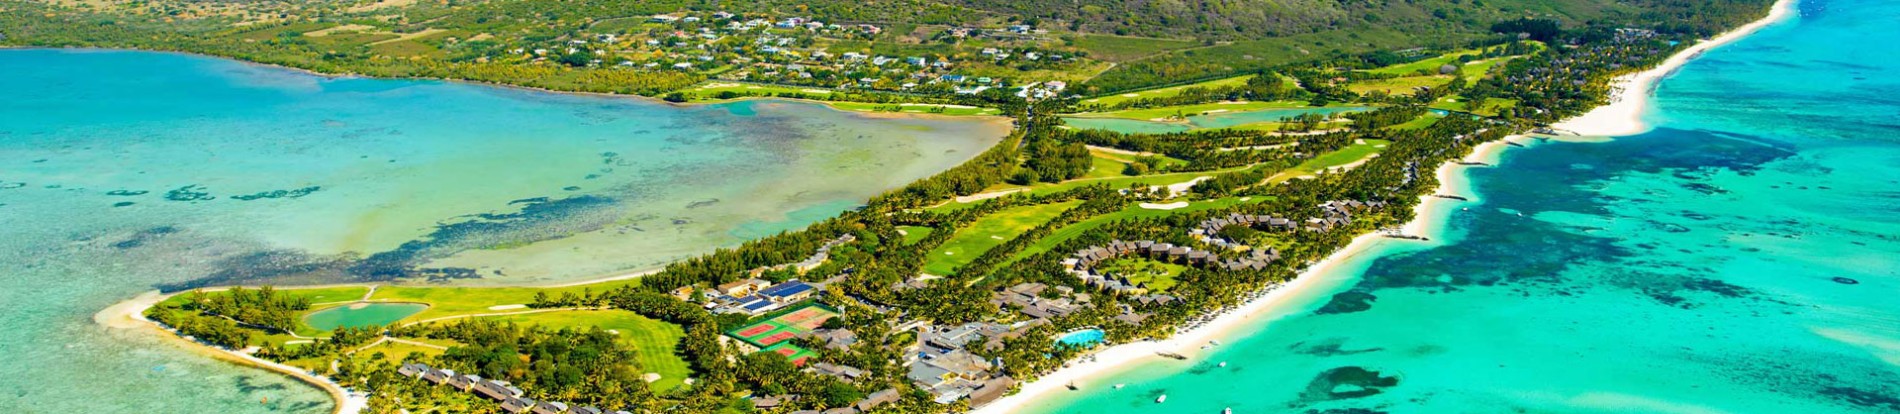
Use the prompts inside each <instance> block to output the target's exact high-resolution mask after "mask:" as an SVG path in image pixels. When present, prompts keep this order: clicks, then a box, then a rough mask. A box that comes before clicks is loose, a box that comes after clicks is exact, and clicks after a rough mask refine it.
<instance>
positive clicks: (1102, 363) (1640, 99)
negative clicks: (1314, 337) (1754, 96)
mask: <svg viewBox="0 0 1900 414" xmlns="http://www.w3.org/2000/svg"><path fill="white" fill-rule="evenodd" d="M1793 11H1794V1H1793V0H1778V1H1777V2H1776V3H1775V5H1774V7H1773V10H1772V11H1770V12H1769V14H1768V16H1767V17H1764V18H1762V19H1761V20H1757V21H1754V22H1751V23H1749V24H1747V25H1744V26H1742V27H1739V28H1736V29H1735V30H1731V31H1729V32H1727V33H1724V34H1722V35H1721V36H1717V37H1715V38H1714V39H1711V40H1708V41H1704V42H1701V43H1698V44H1696V45H1694V46H1691V47H1689V48H1688V49H1685V50H1683V51H1681V52H1678V53H1677V54H1675V55H1673V56H1670V57H1669V59H1667V60H1665V61H1664V62H1663V63H1662V64H1661V65H1659V66H1657V67H1656V68H1655V69H1651V70H1648V71H1644V72H1641V73H1637V74H1634V75H1629V76H1624V77H1619V78H1618V79H1617V80H1616V81H1615V85H1614V86H1613V88H1615V89H1616V90H1618V91H1621V92H1619V93H1617V95H1618V96H1617V97H1615V98H1613V100H1615V103H1612V104H1610V105H1607V106H1603V107H1598V108H1596V109H1594V110H1592V111H1590V112H1589V113H1586V114H1584V115H1582V116H1579V117H1576V118H1572V119H1569V120H1565V121H1564V122H1561V123H1558V124H1557V125H1556V127H1557V128H1559V129H1565V130H1569V131H1572V132H1576V133H1578V134H1582V135H1628V134H1634V133H1640V132H1642V131H1647V130H1648V129H1649V126H1648V125H1646V124H1644V123H1643V121H1642V118H1641V115H1642V113H1643V111H1644V110H1646V106H1647V105H1648V102H1649V92H1650V91H1651V90H1652V89H1653V88H1654V85H1655V84H1656V82H1658V81H1660V80H1661V79H1662V78H1663V77H1664V76H1666V75H1668V74H1669V73H1671V72H1673V71H1675V69H1676V68H1679V67H1681V66H1682V65H1683V64H1684V63H1687V62H1688V61H1689V60H1691V59H1694V58H1695V57H1696V56H1698V55H1700V54H1701V53H1702V52H1703V51H1705V50H1708V49H1709V48H1712V47H1715V46H1720V45H1722V44H1724V43H1728V42H1731V41H1734V40H1735V39H1738V38H1741V37H1742V36H1746V35H1747V34H1749V33H1753V32H1754V31H1755V30H1758V29H1760V28H1761V27H1763V26H1766V25H1768V24H1771V23H1774V22H1776V21H1780V20H1781V19H1783V18H1785V17H1787V16H1789V15H1791V14H1792V13H1793ZM1628 91H1639V93H1633V94H1632V93H1629V92H1628ZM1522 139H1524V137H1523V136H1518V135H1512V136H1508V137H1505V138H1504V139H1503V140H1500V141H1492V142H1486V143H1483V144H1479V145H1478V146H1476V147H1474V148H1472V151H1471V153H1470V154H1467V155H1466V156H1465V158H1463V159H1462V161H1464V162H1473V163H1484V164H1488V165H1496V164H1497V163H1498V162H1499V160H1500V159H1501V157H1502V155H1503V152H1504V150H1505V149H1506V148H1509V144H1507V143H1506V142H1504V141H1507V140H1522ZM1473 167H1479V166H1468V165H1462V164H1460V163H1458V162H1447V163H1445V164H1442V165H1440V166H1439V168H1438V169H1437V172H1436V174H1437V178H1438V188H1436V189H1434V190H1433V191H1432V194H1445V195H1456V196H1460V197H1465V198H1469V199H1472V200H1476V199H1477V198H1476V194H1475V193H1474V192H1473V191H1472V190H1471V187H1470V183H1469V182H1468V180H1467V179H1466V178H1465V176H1464V174H1462V169H1464V168H1473ZM1465 203H1467V202H1466V201H1459V200H1453V199H1446V198H1440V197H1431V196H1429V195H1428V196H1426V197H1425V199H1424V200H1423V201H1421V202H1420V203H1419V204H1418V205H1417V206H1415V207H1414V213H1415V215H1414V216H1413V219H1412V221H1410V222H1407V223H1406V224H1405V225H1404V226H1403V227H1402V230H1401V231H1402V232H1403V233H1404V234H1408V235H1415V236H1424V237H1429V238H1433V239H1437V238H1440V237H1443V233H1444V230H1445V223H1446V221H1447V218H1448V217H1450V215H1451V213H1452V211H1453V209H1454V208H1456V206H1458V205H1462V204H1465ZM1380 239H1384V237H1383V236H1381V235H1378V234H1376V233H1375V234H1364V235H1360V236H1359V237H1356V238H1354V239H1353V240H1352V243H1350V244H1348V245H1346V247H1345V248H1342V249H1340V250H1339V251H1337V252H1334V253H1333V254H1332V255H1331V256H1328V257H1327V258H1326V259H1325V260H1321V261H1319V262H1318V263H1315V264H1314V265H1313V266H1312V267H1309V268H1307V269H1306V271H1304V272H1301V273H1300V274H1299V275H1298V276H1297V277H1295V278H1294V279H1293V280H1292V281H1289V282H1287V283H1286V284H1285V285H1282V286H1280V287H1278V288H1275V289H1273V291H1272V292H1269V293H1267V294H1265V295H1262V296H1260V297H1258V298H1256V299H1254V300H1251V301H1248V302H1247V303H1245V304H1243V305H1241V306H1240V307H1238V308H1236V309H1232V310H1230V311H1228V312H1225V313H1222V314H1221V315H1219V316H1217V317H1216V318H1215V319H1213V320H1212V321H1210V322H1208V323H1206V324H1203V325H1201V326H1199V327H1196V328H1194V329H1191V330H1188V331H1186V332H1182V333H1180V334H1177V335H1175V336H1174V337H1173V338H1169V339H1166V340H1161V341H1142V342H1135V343H1128V344H1120V345H1115V346H1112V347H1109V348H1107V349H1104V350H1101V351H1099V352H1096V353H1094V354H1091V356H1092V358H1093V359H1092V360H1089V361H1088V362H1078V363H1075V364H1072V365H1070V366H1067V367H1064V368H1062V369H1059V370H1056V371H1055V372H1053V373H1050V374H1049V375H1045V376H1043V377H1041V378H1038V379H1036V380H1035V381H1029V382H1025V383H1024V384H1023V385H1022V388H1021V390H1020V391H1018V392H1017V393H1016V394H1013V395H1010V396H1007V397H1003V398H1001V399H998V400H996V401H994V402H991V403H990V404H987V405H984V406H982V407H978V408H976V409H975V410H973V411H972V413H975V414H1005V413H1012V412H1017V411H1020V410H1022V409H1023V408H1025V407H1027V406H1028V405H1029V403H1030V402H1031V401H1033V400H1034V399H1035V398H1038V397H1041V396H1046V395H1049V394H1052V393H1055V392H1058V390H1062V391H1066V390H1067V385H1068V384H1070V383H1077V384H1085V385H1090V386H1105V385H1107V384H1088V380H1090V379H1092V378H1096V377H1098V376H1101V375H1103V374H1108V373H1112V372H1115V371H1118V370H1125V369H1129V368H1131V367H1132V365H1133V364H1136V363H1139V362H1143V361H1161V360H1167V358H1166V357H1162V356H1159V355H1157V353H1158V352H1173V353H1177V354H1181V355H1187V356H1188V357H1189V358H1193V357H1194V355H1195V354H1194V353H1193V352H1195V351H1198V350H1199V348H1200V346H1201V345H1203V344H1207V343H1208V341H1209V340H1211V339H1228V338H1231V337H1232V336H1233V333H1234V332H1233V331H1234V330H1235V329H1236V328H1239V327H1242V326H1249V325H1255V324H1258V323H1260V322H1261V321H1260V319H1261V318H1265V317H1267V315H1269V314H1271V312H1269V311H1271V310H1274V309H1275V307H1276V306H1277V305H1280V304H1282V303H1284V302H1286V299H1287V298H1289V297H1294V296H1296V295H1297V294H1299V293H1301V292H1302V290H1303V289H1305V288H1308V287H1310V286H1311V285H1313V283H1314V280H1315V279H1318V278H1319V276H1321V275H1325V274H1327V273H1328V272H1329V271H1331V270H1332V269H1334V268H1335V267H1336V266H1338V265H1339V264H1340V263H1342V262H1344V261H1345V259H1347V258H1350V257H1353V256H1356V255H1360V254H1364V253H1366V252H1367V251H1368V247H1370V246H1372V245H1374V244H1375V242H1376V241H1378V240H1380ZM1393 241H1394V242H1412V243H1417V242H1416V241H1401V240H1393ZM1428 243H1436V242H1428Z"/></svg>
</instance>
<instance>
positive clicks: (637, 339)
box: [487, 310, 693, 390]
mask: <svg viewBox="0 0 1900 414" xmlns="http://www.w3.org/2000/svg"><path fill="white" fill-rule="evenodd" d="M487 318H489V319H493V320H497V321H507V322H514V323H519V324H523V325H540V326H545V327H548V328H553V329H559V328H576V329H589V328H590V327H596V326H598V327H600V329H602V330H606V331H609V332H616V335H618V336H619V337H620V339H621V340H622V341H626V343H628V344H630V345H632V346H633V348H634V351H635V352H637V355H636V356H635V358H636V359H638V360H639V361H640V370H641V371H642V372H657V373H659V374H660V380H659V381H656V382H654V383H653V384H652V385H653V389H655V390H669V389H673V387H677V386H679V385H680V384H681V381H683V380H685V379H686V377H687V376H690V375H692V374H693V372H692V370H691V369H690V368H687V365H686V360H685V359H681V358H680V356H679V355H678V354H676V353H675V352H674V349H675V347H677V346H678V345H679V341H680V338H681V337H684V336H686V331H685V330H683V329H681V328H680V327H679V325H674V324H670V323H666V322H661V321H658V320H654V319H651V318H647V317H645V316H640V315H638V314H635V313H633V312H628V311H622V310H604V311H566V312H548V313H535V314H527V315H507V316H490V317H487Z"/></svg>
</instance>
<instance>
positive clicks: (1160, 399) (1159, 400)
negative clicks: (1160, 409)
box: [1155, 394, 1168, 404]
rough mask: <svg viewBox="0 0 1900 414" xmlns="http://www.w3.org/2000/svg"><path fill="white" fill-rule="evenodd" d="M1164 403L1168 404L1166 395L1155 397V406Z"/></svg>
mask: <svg viewBox="0 0 1900 414" xmlns="http://www.w3.org/2000/svg"><path fill="white" fill-rule="evenodd" d="M1164 402H1168V395H1167V394H1161V396H1160V397H1155V404H1160V403H1164Z"/></svg>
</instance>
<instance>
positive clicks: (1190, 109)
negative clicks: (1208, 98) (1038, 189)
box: [1071, 101, 1350, 121]
mask: <svg viewBox="0 0 1900 414" xmlns="http://www.w3.org/2000/svg"><path fill="white" fill-rule="evenodd" d="M1334 106H1350V105H1334ZM1308 107H1311V105H1309V104H1308V103H1307V102H1305V101H1272V102H1241V103H1218V102H1217V103H1206V104H1197V105H1181V106H1164V107H1160V108H1146V109H1129V110H1123V111H1113V112H1090V113H1080V114H1075V115H1071V116H1074V117H1077V118H1121V119H1133V120H1140V121H1146V120H1150V119H1155V118H1167V117H1171V116H1175V115H1182V116H1195V115H1206V114H1209V113H1220V112H1245V111H1258V110H1263V109H1289V108H1308ZM1215 111H1218V112H1215Z"/></svg>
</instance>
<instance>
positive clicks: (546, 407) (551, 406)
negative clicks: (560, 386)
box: [534, 401, 567, 414]
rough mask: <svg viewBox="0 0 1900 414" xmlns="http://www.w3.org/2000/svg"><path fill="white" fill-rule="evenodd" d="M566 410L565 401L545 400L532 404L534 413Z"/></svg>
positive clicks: (556, 412) (547, 413)
mask: <svg viewBox="0 0 1900 414" xmlns="http://www.w3.org/2000/svg"><path fill="white" fill-rule="evenodd" d="M565 412H567V403H563V402H546V401H543V402H541V403H540V404H535V405H534V414H561V413H565Z"/></svg>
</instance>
